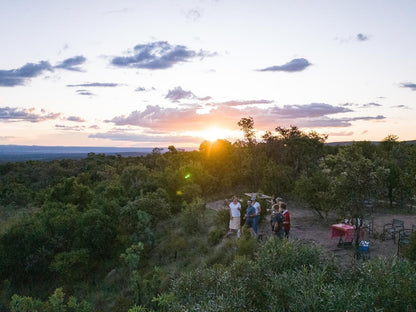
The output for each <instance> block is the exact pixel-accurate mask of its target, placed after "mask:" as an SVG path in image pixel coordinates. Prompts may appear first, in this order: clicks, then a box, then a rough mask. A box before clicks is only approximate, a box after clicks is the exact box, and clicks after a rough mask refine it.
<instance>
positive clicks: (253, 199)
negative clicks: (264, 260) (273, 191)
mask: <svg viewBox="0 0 416 312" xmlns="http://www.w3.org/2000/svg"><path fill="white" fill-rule="evenodd" d="M251 205H252V206H253V207H254V208H255V209H256V217H255V218H254V223H253V230H254V234H255V235H256V236H257V225H258V224H259V220H260V213H261V207H260V203H259V202H258V201H257V200H256V195H253V196H251Z"/></svg>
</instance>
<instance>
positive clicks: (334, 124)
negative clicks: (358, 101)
mask: <svg viewBox="0 0 416 312" xmlns="http://www.w3.org/2000/svg"><path fill="white" fill-rule="evenodd" d="M385 119H386V117H384V116H382V115H378V116H375V117H374V116H363V117H353V118H329V117H326V116H324V117H321V118H313V119H307V118H305V119H298V120H296V125H297V126H299V127H305V128H327V127H331V128H340V127H350V126H351V125H352V123H353V122H354V121H358V120H365V121H382V120H385Z"/></svg>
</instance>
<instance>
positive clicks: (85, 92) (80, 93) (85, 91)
mask: <svg viewBox="0 0 416 312" xmlns="http://www.w3.org/2000/svg"><path fill="white" fill-rule="evenodd" d="M76 92H77V95H86V96H95V94H94V93H92V92H90V91H88V90H77V91H76Z"/></svg>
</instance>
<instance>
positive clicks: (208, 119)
mask: <svg viewBox="0 0 416 312" xmlns="http://www.w3.org/2000/svg"><path fill="white" fill-rule="evenodd" d="M231 102H232V101H231ZM199 109H200V107H199V106H198V105H196V106H194V107H174V108H164V107H160V106H158V105H156V106H152V105H148V106H147V107H146V108H145V109H144V110H142V111H138V110H136V111H133V112H131V113H130V114H129V115H127V116H125V115H122V116H116V117H114V118H112V119H111V120H105V122H107V123H114V124H115V125H116V126H130V127H141V128H146V129H147V130H146V131H148V129H152V130H153V131H164V132H170V131H177V129H181V131H195V130H198V129H206V128H207V127H209V126H214V125H215V126H218V127H221V128H222V127H223V128H229V129H234V130H237V129H238V127H237V122H238V121H239V120H240V119H241V118H242V117H247V116H252V117H253V118H254V122H255V128H256V129H257V130H270V129H274V128H275V127H276V126H277V125H285V126H289V125H291V124H292V125H296V126H299V127H308V128H324V127H349V126H351V125H352V123H353V122H354V121H358V120H365V121H374V120H383V119H385V117H384V116H381V115H379V116H376V117H371V116H363V117H360V116H359V117H353V118H347V117H340V118H330V117H328V116H329V115H333V114H339V113H348V112H352V110H350V109H348V108H345V107H340V106H332V105H329V104H324V103H311V104H305V105H285V106H283V107H277V106H273V107H257V106H244V107H241V106H227V105H220V106H218V107H215V108H212V109H211V110H210V111H209V112H208V113H204V114H202V113H200V110H199Z"/></svg>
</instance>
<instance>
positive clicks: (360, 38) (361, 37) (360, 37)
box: [355, 33, 369, 41]
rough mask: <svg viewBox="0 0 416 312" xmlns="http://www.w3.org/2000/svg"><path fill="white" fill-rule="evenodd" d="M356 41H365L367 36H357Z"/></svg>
mask: <svg viewBox="0 0 416 312" xmlns="http://www.w3.org/2000/svg"><path fill="white" fill-rule="evenodd" d="M355 38H356V39H357V40H358V41H367V40H368V39H369V38H368V36H367V35H364V34H362V33H359V34H357V36H356V37H355Z"/></svg>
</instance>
